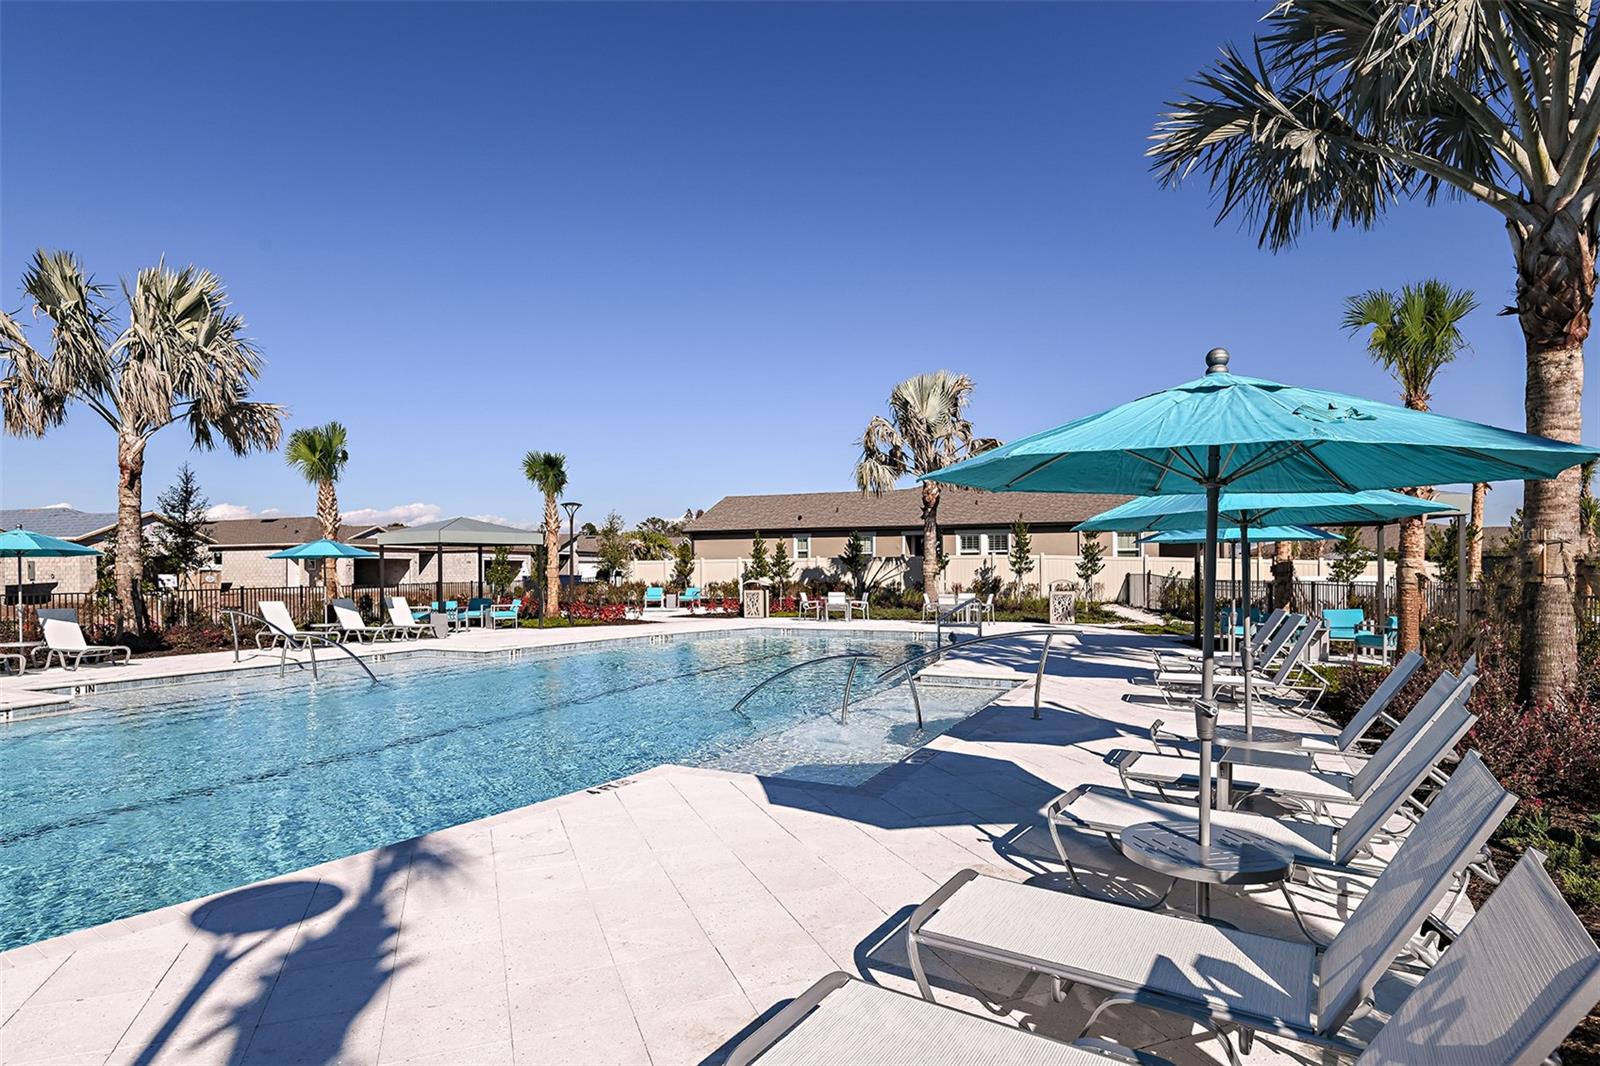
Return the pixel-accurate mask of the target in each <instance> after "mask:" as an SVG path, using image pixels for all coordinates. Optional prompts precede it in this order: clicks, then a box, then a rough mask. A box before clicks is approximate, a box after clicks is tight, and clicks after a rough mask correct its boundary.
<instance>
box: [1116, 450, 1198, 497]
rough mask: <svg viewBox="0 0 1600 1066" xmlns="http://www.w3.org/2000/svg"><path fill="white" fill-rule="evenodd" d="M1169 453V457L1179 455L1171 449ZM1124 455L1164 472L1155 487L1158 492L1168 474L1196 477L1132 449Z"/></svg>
mask: <svg viewBox="0 0 1600 1066" xmlns="http://www.w3.org/2000/svg"><path fill="white" fill-rule="evenodd" d="M1167 453H1168V454H1169V455H1177V454H1178V453H1177V452H1175V451H1173V450H1172V449H1171V448H1168V449H1167ZM1123 454H1124V455H1131V456H1133V457H1134V458H1135V459H1139V460H1142V461H1143V462H1146V463H1149V464H1150V465H1151V466H1153V467H1155V468H1156V469H1157V470H1160V471H1161V472H1162V476H1161V477H1160V478H1158V479H1157V480H1156V486H1155V487H1156V488H1157V490H1159V489H1160V488H1161V482H1162V481H1164V480H1166V475H1167V474H1178V475H1179V476H1182V477H1193V476H1195V475H1192V474H1185V473H1184V472H1183V471H1182V470H1175V469H1173V468H1172V466H1170V465H1169V464H1167V463H1163V462H1162V461H1161V460H1159V459H1152V458H1150V457H1149V456H1148V455H1143V454H1141V453H1139V452H1136V451H1132V450H1131V449H1130V450H1129V451H1126V452H1124V453H1123Z"/></svg>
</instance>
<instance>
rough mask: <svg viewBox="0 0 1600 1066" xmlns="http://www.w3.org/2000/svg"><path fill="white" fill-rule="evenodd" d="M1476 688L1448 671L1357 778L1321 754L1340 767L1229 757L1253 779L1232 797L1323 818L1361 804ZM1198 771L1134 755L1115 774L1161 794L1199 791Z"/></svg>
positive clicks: (1188, 763) (1278, 754)
mask: <svg viewBox="0 0 1600 1066" xmlns="http://www.w3.org/2000/svg"><path fill="white" fill-rule="evenodd" d="M1477 682H1478V679H1477V677H1476V676H1474V677H1467V678H1461V679H1457V678H1456V676H1455V675H1454V674H1452V673H1450V671H1448V670H1446V671H1444V672H1443V673H1441V674H1440V675H1439V677H1438V678H1437V679H1436V680H1435V681H1434V683H1433V685H1432V686H1431V687H1430V688H1429V689H1428V691H1427V692H1426V693H1424V694H1423V697H1422V698H1421V699H1420V700H1418V701H1417V705H1416V706H1415V707H1414V708H1412V710H1411V713H1410V714H1408V715H1406V716H1405V718H1404V719H1402V720H1401V722H1400V724H1399V726H1397V727H1396V728H1395V730H1394V732H1392V733H1390V734H1389V736H1388V737H1386V738H1385V739H1384V742H1383V743H1382V744H1381V745H1379V746H1378V750H1377V751H1375V752H1374V753H1373V754H1372V757H1371V758H1369V759H1367V760H1366V761H1365V762H1364V763H1362V764H1361V766H1360V768H1359V769H1357V770H1355V771H1354V772H1351V766H1350V763H1349V762H1348V761H1347V760H1346V759H1345V758H1344V757H1343V756H1342V755H1341V754H1339V753H1331V754H1330V753H1321V755H1320V758H1322V759H1324V760H1331V761H1333V762H1334V763H1335V764H1336V765H1328V764H1327V763H1324V762H1318V761H1317V760H1318V758H1319V754H1318V753H1315V752H1300V751H1232V752H1229V753H1228V754H1227V755H1226V756H1225V757H1226V758H1227V759H1228V761H1229V763H1230V765H1231V769H1230V770H1229V771H1228V772H1229V773H1230V774H1231V773H1234V772H1245V773H1248V774H1249V775H1250V780H1249V781H1242V780H1234V781H1233V782H1232V783H1231V786H1230V788H1229V793H1230V795H1232V796H1233V798H1234V802H1237V801H1238V799H1239V797H1241V796H1244V795H1255V796H1262V795H1265V796H1271V797H1273V798H1274V799H1279V800H1288V801H1290V802H1293V803H1300V804H1304V805H1306V806H1308V807H1310V808H1311V809H1312V810H1313V811H1315V812H1316V813H1318V814H1324V815H1325V814H1326V812H1327V806H1328V804H1358V803H1360V802H1361V801H1362V800H1364V799H1365V798H1366V797H1367V794H1368V793H1370V792H1371V791H1372V790H1373V789H1374V788H1376V787H1377V786H1378V785H1380V784H1381V783H1382V782H1383V778H1384V776H1385V775H1387V774H1388V773H1389V771H1390V770H1392V769H1393V768H1394V767H1395V766H1396V765H1398V764H1399V762H1400V760H1401V759H1402V758H1403V757H1404V756H1405V753H1406V751H1407V750H1408V749H1409V748H1410V747H1411V745H1413V744H1416V743H1419V742H1420V741H1421V740H1422V738H1423V736H1424V734H1425V733H1427V730H1428V726H1429V725H1431V724H1432V723H1433V721H1434V720H1435V719H1436V718H1438V717H1439V716H1440V715H1441V714H1443V713H1444V712H1445V711H1446V710H1447V709H1448V708H1450V707H1452V706H1454V707H1461V706H1465V705H1466V702H1467V698H1468V697H1469V696H1471V695H1472V688H1473V686H1474V685H1476V684H1477ZM1198 769H1199V768H1198V766H1197V764H1196V761H1195V760H1194V759H1193V758H1189V757H1187V756H1184V755H1152V754H1150V753H1148V752H1140V751H1135V752H1129V753H1128V754H1126V755H1124V756H1122V757H1121V758H1119V759H1118V760H1117V772H1118V773H1119V774H1120V775H1121V776H1122V779H1123V782H1124V784H1125V785H1126V783H1127V782H1130V781H1134V782H1138V783H1139V784H1143V785H1149V786H1151V787H1153V788H1155V789H1156V790H1157V791H1158V792H1162V793H1163V794H1165V793H1164V790H1165V789H1167V788H1178V789H1184V790H1189V791H1196V790H1198V789H1199V787H1200V777H1199V774H1198V772H1197V771H1198Z"/></svg>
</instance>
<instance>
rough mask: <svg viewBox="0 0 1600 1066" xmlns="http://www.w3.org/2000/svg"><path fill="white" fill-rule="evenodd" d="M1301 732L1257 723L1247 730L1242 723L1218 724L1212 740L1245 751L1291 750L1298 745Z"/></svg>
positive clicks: (1226, 746) (1222, 745) (1223, 745)
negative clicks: (1215, 734) (1214, 737)
mask: <svg viewBox="0 0 1600 1066" xmlns="http://www.w3.org/2000/svg"><path fill="white" fill-rule="evenodd" d="M1300 740H1301V734H1299V733H1295V732H1291V731H1290V730H1287V729H1272V728H1269V727H1267V726H1264V725H1258V726H1256V727H1255V728H1254V729H1252V730H1250V731H1249V732H1246V731H1245V728H1244V726H1242V725H1219V726H1217V736H1216V739H1215V740H1214V741H1213V743H1214V744H1216V745H1217V747H1219V748H1242V749H1243V750H1245V751H1293V750H1295V749H1296V748H1298V747H1299V746H1300Z"/></svg>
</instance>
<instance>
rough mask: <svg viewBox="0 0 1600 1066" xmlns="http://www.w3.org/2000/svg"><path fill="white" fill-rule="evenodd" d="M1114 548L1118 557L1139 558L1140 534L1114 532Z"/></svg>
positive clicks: (1112, 537) (1112, 539)
mask: <svg viewBox="0 0 1600 1066" xmlns="http://www.w3.org/2000/svg"><path fill="white" fill-rule="evenodd" d="M1111 541H1112V545H1113V547H1112V550H1113V551H1114V552H1115V553H1116V556H1117V558H1118V559H1137V558H1138V557H1139V534H1137V533H1113V534H1112V535H1111Z"/></svg>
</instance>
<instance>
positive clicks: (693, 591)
mask: <svg viewBox="0 0 1600 1066" xmlns="http://www.w3.org/2000/svg"><path fill="white" fill-rule="evenodd" d="M678 606H679V607H682V608H684V609H685V610H687V611H688V612H689V613H690V614H693V613H694V609H695V608H696V607H698V606H700V589H699V587H698V586H696V585H690V586H689V587H688V588H686V589H684V590H683V591H682V592H680V593H678Z"/></svg>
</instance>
